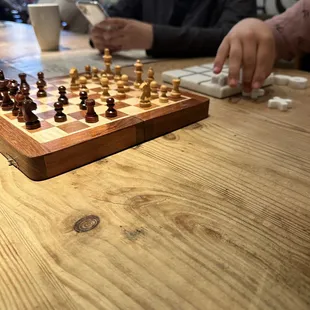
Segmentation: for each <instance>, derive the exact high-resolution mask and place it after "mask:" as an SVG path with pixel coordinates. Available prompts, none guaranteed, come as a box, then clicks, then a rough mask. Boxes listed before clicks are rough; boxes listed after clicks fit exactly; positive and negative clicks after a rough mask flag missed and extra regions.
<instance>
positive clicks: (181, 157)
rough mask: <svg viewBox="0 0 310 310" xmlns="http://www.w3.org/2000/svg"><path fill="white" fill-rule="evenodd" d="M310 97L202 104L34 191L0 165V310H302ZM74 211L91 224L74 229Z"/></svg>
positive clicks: (308, 255)
mask: <svg viewBox="0 0 310 310" xmlns="http://www.w3.org/2000/svg"><path fill="white" fill-rule="evenodd" d="M199 62H201V63H202V62H206V59H201V60H197V59H194V60H189V59H187V60H184V61H183V60H177V61H169V62H168V61H167V62H166V61H163V62H162V63H158V64H154V65H153V67H154V70H155V72H156V76H160V72H161V71H163V70H167V69H172V68H180V67H183V65H184V66H188V65H195V64H198V63H199ZM126 70H127V69H126ZM126 70H124V71H126ZM131 70H132V69H128V72H130V71H131ZM280 72H281V73H283V74H285V73H287V72H289V73H290V74H294V75H295V74H296V75H298V76H306V77H308V78H310V76H309V75H308V74H306V73H302V72H298V71H285V70H283V71H280ZM273 94H279V96H281V95H286V96H288V97H289V98H293V99H294V102H293V109H292V110H290V111H289V112H288V113H282V112H280V111H273V110H268V109H267V108H266V100H267V98H268V96H271V95H273ZM309 95H310V90H309V89H307V90H305V91H303V90H302V91H299V90H290V89H288V88H285V87H272V88H269V90H268V94H267V96H266V98H265V99H264V100H263V101H262V102H261V103H260V104H255V103H254V102H251V101H249V100H244V99H242V98H239V97H236V99H234V100H229V99H227V100H217V99H211V100H210V111H209V114H210V116H209V118H208V119H206V120H202V121H200V122H199V123H196V124H193V125H190V126H187V127H186V128H184V129H182V130H177V131H174V132H173V133H170V134H167V135H165V136H163V137H160V138H157V139H154V140H152V141H149V142H147V143H144V144H142V145H140V146H138V147H134V148H130V149H128V150H126V151H123V152H120V153H117V154H115V155H113V156H110V157H107V158H105V159H103V160H99V161H97V162H95V163H92V164H89V165H87V166H84V167H81V168H79V169H76V170H74V171H71V172H69V173H66V174H63V175H61V176H58V177H56V178H53V179H50V180H47V181H42V182H32V181H30V180H29V179H28V178H27V177H25V176H24V175H23V174H22V173H20V172H19V171H18V170H17V169H15V168H14V167H12V166H8V165H7V162H6V160H5V159H4V158H3V157H0V255H1V257H0V305H1V310H2V309H3V310H15V309H16V310H21V309H22V310H24V309H31V310H33V309H40V310H41V309H42V310H43V309H44V310H45V309H57V310H58V309H62V310H63V309H64V310H67V309H90V310H92V309H100V310H101V309H107V310H111V309H112V310H114V309H124V310H128V309H129V310H140V309H141V310H142V309H143V310H144V309H148V310H149V309H150V310H153V309H156V310H157V309H164V310H166V309H178V310H192V309H193V310H194V309H199V310H200V309H201V310H206V309H212V310H223V309H224V310H226V309H227V310H243V309H244V310H269V309H270V310H271V309H272V310H274V309H276V310H292V309H298V310H308V309H309V307H310V294H309V292H310V195H309V188H310V155H309V154H310V146H309V140H310V139H309V138H310V137H309V136H310V122H309V116H310V105H309V102H308V101H309V100H308V98H309ZM86 215H96V216H99V218H100V224H99V225H98V226H97V227H96V228H95V229H93V230H90V231H88V232H87V233H77V232H76V231H75V230H74V228H73V227H74V224H75V223H76V222H77V221H78V220H80V219H81V218H84V217H85V216H86Z"/></svg>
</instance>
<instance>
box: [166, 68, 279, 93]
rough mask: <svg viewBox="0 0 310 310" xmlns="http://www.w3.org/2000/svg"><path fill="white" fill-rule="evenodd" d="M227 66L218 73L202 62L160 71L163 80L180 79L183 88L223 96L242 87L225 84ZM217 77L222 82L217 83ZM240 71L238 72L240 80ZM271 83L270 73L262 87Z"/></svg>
mask: <svg viewBox="0 0 310 310" xmlns="http://www.w3.org/2000/svg"><path fill="white" fill-rule="evenodd" d="M227 76H228V66H227V65H226V64H225V65H224V67H223V70H222V72H221V73H220V74H219V75H216V74H214V73H213V63H207V64H202V65H200V66H193V67H188V68H184V69H177V70H169V71H165V72H163V73H162V79H163V81H164V82H167V83H170V84H172V80H173V79H180V81H181V82H180V86H181V87H182V88H184V89H188V90H191V91H195V92H198V93H201V94H204V95H208V96H212V97H216V98H225V97H229V96H233V95H236V94H240V93H242V88H241V86H240V85H239V86H238V87H234V88H233V87H230V86H229V85H227ZM218 77H220V78H221V80H222V81H224V80H225V81H226V82H225V83H224V84H223V83H219V81H218ZM241 77H242V71H241V72H240V80H241ZM272 83H273V76H272V75H270V76H269V77H268V78H267V79H266V80H265V82H264V84H263V87H265V86H268V85H271V84H272Z"/></svg>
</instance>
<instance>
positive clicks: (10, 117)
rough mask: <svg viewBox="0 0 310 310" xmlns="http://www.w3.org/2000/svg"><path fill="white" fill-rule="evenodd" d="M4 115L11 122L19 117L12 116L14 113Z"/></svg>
mask: <svg viewBox="0 0 310 310" xmlns="http://www.w3.org/2000/svg"><path fill="white" fill-rule="evenodd" d="M4 115H5V117H7V118H8V119H10V120H13V119H15V118H16V117H17V116H14V115H12V111H11V112H10V113H6V114H4Z"/></svg>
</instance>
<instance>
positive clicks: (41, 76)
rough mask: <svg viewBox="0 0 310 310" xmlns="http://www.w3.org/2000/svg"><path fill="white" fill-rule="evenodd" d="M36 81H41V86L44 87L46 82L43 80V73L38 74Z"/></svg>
mask: <svg viewBox="0 0 310 310" xmlns="http://www.w3.org/2000/svg"><path fill="white" fill-rule="evenodd" d="M37 75H38V81H41V83H42V84H44V87H46V82H45V80H44V73H43V72H38V74H37Z"/></svg>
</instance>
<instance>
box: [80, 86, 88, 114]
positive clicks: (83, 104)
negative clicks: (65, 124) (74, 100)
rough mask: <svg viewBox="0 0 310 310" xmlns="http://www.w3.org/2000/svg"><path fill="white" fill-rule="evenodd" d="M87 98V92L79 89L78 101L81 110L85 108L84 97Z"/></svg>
mask: <svg viewBox="0 0 310 310" xmlns="http://www.w3.org/2000/svg"><path fill="white" fill-rule="evenodd" d="M87 98H88V95H87V92H86V91H81V92H80V99H81V103H80V109H81V110H87V106H86V103H85V101H86V99H87Z"/></svg>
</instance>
